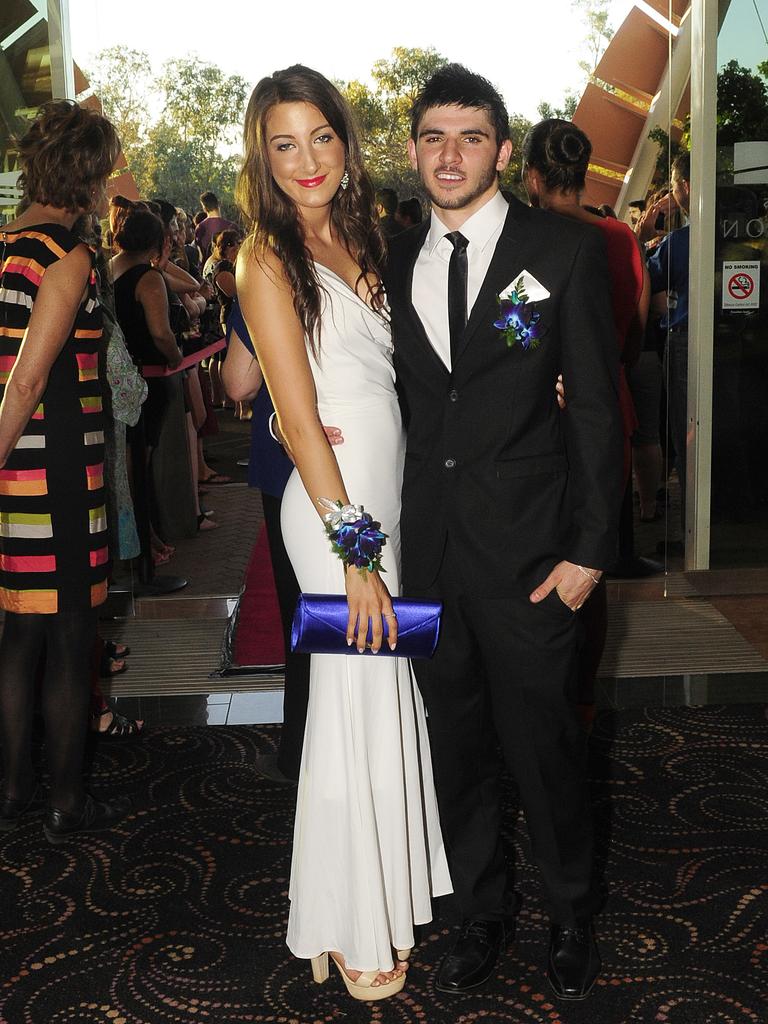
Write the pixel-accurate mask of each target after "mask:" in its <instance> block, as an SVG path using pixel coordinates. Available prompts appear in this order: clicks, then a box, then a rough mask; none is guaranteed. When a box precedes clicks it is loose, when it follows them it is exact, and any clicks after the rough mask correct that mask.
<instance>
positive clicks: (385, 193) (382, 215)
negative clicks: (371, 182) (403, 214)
mask: <svg viewBox="0 0 768 1024" xmlns="http://www.w3.org/2000/svg"><path fill="white" fill-rule="evenodd" d="M376 213H377V215H378V218H379V227H380V228H381V230H382V232H383V233H384V237H385V238H392V236H393V235H397V234H399V233H400V232H401V231H402V230H403V229H402V228H401V227H400V225H399V224H398V223H397V220H396V218H395V214H396V213H397V192H395V190H394V189H393V188H377V189H376Z"/></svg>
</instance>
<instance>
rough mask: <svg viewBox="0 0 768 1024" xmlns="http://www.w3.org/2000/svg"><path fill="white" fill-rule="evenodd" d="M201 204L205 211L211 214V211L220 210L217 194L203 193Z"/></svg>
mask: <svg viewBox="0 0 768 1024" xmlns="http://www.w3.org/2000/svg"><path fill="white" fill-rule="evenodd" d="M200 202H201V204H202V207H203V209H204V210H207V211H208V212H209V213H210V212H211V210H218V208H219V197H218V196H217V195H216V193H215V192H203V194H202V195H201V196H200Z"/></svg>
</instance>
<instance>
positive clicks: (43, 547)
mask: <svg viewBox="0 0 768 1024" xmlns="http://www.w3.org/2000/svg"><path fill="white" fill-rule="evenodd" d="M77 244H78V239H77V238H76V237H75V236H74V235H73V234H72V232H70V231H69V230H68V229H67V228H65V227H63V226H62V225H60V224H40V225H36V226H35V227H30V228H25V229H23V230H17V231H4V230H3V229H2V228H0V398H2V397H3V395H4V393H5V385H6V383H7V381H8V377H9V375H10V374H11V372H12V370H13V366H14V363H15V362H16V359H17V357H18V354H19V349H20V347H21V345H22V343H23V342H24V339H25V337H26V334H27V326H28V324H29V320H30V316H31V313H32V308H33V306H34V302H35V297H36V295H37V290H38V288H39V287H40V282H41V281H42V279H43V275H44V274H45V272H46V270H47V269H48V267H50V266H51V265H52V264H53V263H55V262H56V261H57V260H59V259H61V258H62V257H64V256H65V255H66V254H67V253H68V252H70V251H71V250H72V249H74V247H75V246H76V245H77ZM101 316H102V311H101V307H100V305H99V301H98V296H97V289H96V275H95V271H94V270H93V269H92V270H91V276H90V279H89V282H88V288H87V294H86V296H85V298H84V300H83V302H82V304H81V305H80V308H79V309H78V312H77V316H76V317H75V322H74V325H73V327H72V330H71V331H70V334H69V337H68V338H67V340H66V342H65V343H64V347H63V348H62V350H61V352H60V353H59V355H58V357H57V358H56V360H55V362H54V364H53V366H52V367H51V371H50V374H49V377H48V382H47V384H46V388H45V391H44V393H43V396H42V401H41V402H40V404H39V405H38V407H37V409H36V410H35V412H34V413H33V415H32V418H31V419H30V420H29V422H28V423H27V425H26V427H25V428H24V432H23V434H22V436H21V437H20V439H19V441H18V444H17V445H16V447H15V449H14V450H13V451H12V452H11V454H10V456H9V458H8V461H7V462H6V464H5V466H4V467H3V468H2V469H0V608H3V609H5V610H6V611H8V612H17V613H23V614H35V613H43V614H54V613H55V612H58V611H64V610H68V611H78V610H83V611H84V610H85V609H87V608H89V607H95V606H96V605H98V604H101V603H102V602H103V601H104V600H105V598H106V596H107V574H108V570H109V564H108V563H109V552H108V548H107V520H106V510H105V495H104V468H103V463H104V424H103V413H102V406H101V400H102V389H101V383H100V381H99V368H98V359H99V347H100V344H101ZM30 341H31V343H34V335H33V336H32V338H31V339H30Z"/></svg>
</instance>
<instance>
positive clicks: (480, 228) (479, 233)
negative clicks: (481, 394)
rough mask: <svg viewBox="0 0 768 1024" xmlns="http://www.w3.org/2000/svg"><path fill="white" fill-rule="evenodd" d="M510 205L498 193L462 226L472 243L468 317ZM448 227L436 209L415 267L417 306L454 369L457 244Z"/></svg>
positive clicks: (430, 334)
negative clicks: (452, 278)
mask: <svg viewBox="0 0 768 1024" xmlns="http://www.w3.org/2000/svg"><path fill="white" fill-rule="evenodd" d="M508 211H509V205H508V204H507V201H506V199H505V198H504V196H503V195H502V194H501V192H496V193H495V194H494V195H493V197H492V198H491V199H489V200H488V202H487V203H486V204H485V205H484V206H481V207H480V209H479V210H478V211H477V213H473V214H472V216H471V217H470V218H469V219H468V220H466V221H465V222H464V223H463V224H462V226H461V228H460V229H459V230H460V231H461V233H462V235H464V237H465V238H466V239H467V241H468V242H469V245H468V246H467V316H469V314H470V313H471V312H472V307H473V306H474V304H475V301H476V299H477V295H478V292H479V291H480V287H481V285H482V283H483V281H484V280H485V275H486V274H487V273H488V267H489V266H490V265H491V259H492V258H493V253H494V251H495V249H496V243H497V242H498V240H499V235H500V234H501V229H502V227H503V226H504V221H505V219H506V216H507V212H508ZM450 230H451V229H450V228H448V227H446V226H445V224H443V222H442V221H441V220H440V217H439V216H438V214H437V213H436V211H435V210H434V208H433V209H432V216H431V220H430V225H429V231H428V232H427V237H426V238H425V239H424V245H423V246H422V248H421V252H420V253H419V255H418V256H417V258H416V265H415V266H414V268H413V286H412V300H413V306H414V309H415V310H416V312H417V313H418V315H419V318H420V319H421V322H422V324H423V325H424V330H425V331H426V332H427V338H428V339H429V342H430V344H431V345H432V348H433V349H434V350H435V352H437V354H438V356H440V358H441V359H442V361H443V362H444V363H445V365H446V366H447V367H448V369H449V370H450V369H451V337H450V329H449V326H448V264H449V262H450V259H451V253H452V252H453V245H452V244H451V242H450V241H449V240H448V239H447V238H446V237H445V236H446V234H448V232H449V231H450Z"/></svg>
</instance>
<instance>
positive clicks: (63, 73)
mask: <svg viewBox="0 0 768 1024" xmlns="http://www.w3.org/2000/svg"><path fill="white" fill-rule="evenodd" d="M48 45H49V47H50V51H51V91H52V93H53V98H54V99H57V100H73V99H74V98H75V68H74V64H73V63H72V41H71V39H70V31H69V0H48Z"/></svg>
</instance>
